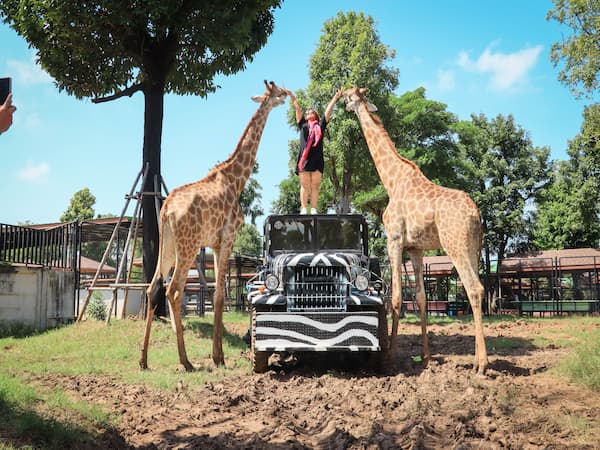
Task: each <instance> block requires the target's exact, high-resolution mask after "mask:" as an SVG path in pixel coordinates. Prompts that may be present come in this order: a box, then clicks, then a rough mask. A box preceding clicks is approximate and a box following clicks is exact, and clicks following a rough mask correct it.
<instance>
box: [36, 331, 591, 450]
mask: <svg viewBox="0 0 600 450" xmlns="http://www.w3.org/2000/svg"><path fill="white" fill-rule="evenodd" d="M596 325H597V326H600V323H599V324H596ZM556 326H558V325H556V322H555V321H550V322H547V323H546V322H541V323H532V322H526V321H519V322H516V323H514V322H512V323H497V324H493V325H487V326H486V329H485V332H486V342H487V346H488V348H489V359H490V365H489V368H488V370H487V376H486V377H485V378H483V379H482V378H478V377H476V376H475V374H474V372H473V370H472V367H473V366H472V360H473V352H474V345H475V344H474V337H473V334H472V327H471V326H467V325H457V324H454V325H452V326H443V325H433V326H430V327H429V332H430V343H431V350H432V356H433V358H432V360H431V362H430V364H429V365H428V367H426V368H425V367H423V364H422V363H421V362H420V361H419V358H418V357H417V355H419V352H420V336H419V328H418V326H412V325H409V326H406V325H403V330H401V331H402V334H401V335H400V336H399V337H398V339H399V340H400V342H399V346H398V347H399V348H400V351H401V353H400V355H399V356H398V360H397V361H396V365H397V367H396V369H395V370H394V371H393V372H391V373H390V374H386V375H378V374H375V373H372V372H369V371H366V370H364V369H361V367H362V366H363V361H362V360H361V359H360V358H350V357H347V355H346V357H343V358H342V357H339V358H332V357H331V355H312V357H311V358H304V359H300V360H298V359H296V358H294V357H292V356H286V355H283V356H282V357H280V358H279V359H278V358H273V359H272V363H273V365H272V366H271V368H272V370H270V371H269V372H267V373H265V374H260V375H255V374H253V375H247V376H245V377H242V378H237V379H227V380H225V381H223V382H221V383H218V384H209V385H206V386H189V385H187V384H186V382H185V375H184V374H183V373H182V381H181V383H180V384H179V385H178V386H177V388H176V391H175V392H174V393H171V394H170V393H164V392H158V391H156V390H152V389H149V388H145V387H139V386H132V385H125V384H122V383H119V382H117V381H116V379H112V378H110V377H105V376H86V377H62V378H59V379H57V378H56V376H52V377H51V378H50V377H48V378H47V379H46V378H44V377H40V376H36V377H35V378H32V379H31V382H32V383H36V384H42V385H48V386H55V385H57V384H59V385H60V386H61V388H62V389H63V390H64V391H66V392H67V393H68V394H69V395H70V396H72V397H73V398H75V399H80V400H87V401H93V402H96V403H98V404H100V405H103V406H104V407H105V408H107V409H109V410H111V411H113V412H114V413H115V414H116V415H118V416H119V417H121V420H120V421H119V423H118V424H117V425H116V426H115V428H114V429H111V430H104V431H102V430H100V431H101V435H100V438H99V439H98V440H96V441H94V442H90V443H88V447H89V448H144V449H154V448H158V449H163V448H164V449H167V448H168V449H172V448H177V449H312V448H324V449H438V448H440V449H461V450H462V449H563V448H564V449H598V448H600V395H598V394H597V393H593V392H591V391H589V390H587V389H585V388H582V387H578V386H575V385H571V384H569V383H567V382H565V381H564V380H562V379H561V378H560V377H559V376H558V375H556V374H554V373H552V372H551V371H550V369H551V368H552V367H553V366H555V365H556V363H557V362H558V361H559V360H560V359H561V358H563V357H565V356H566V354H567V350H565V349H563V348H557V347H554V346H552V345H548V346H544V345H540V344H539V343H538V344H535V345H534V338H535V337H536V336H540V335H543V334H544V333H548V332H552V330H551V329H548V328H549V327H556ZM240 334H243V330H240ZM507 338H511V340H510V345H507V344H506V342H507ZM240 357H241V358H242V357H249V355H240Z"/></svg>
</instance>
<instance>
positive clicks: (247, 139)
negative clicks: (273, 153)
mask: <svg viewBox="0 0 600 450" xmlns="http://www.w3.org/2000/svg"><path fill="white" fill-rule="evenodd" d="M269 100H270V99H266V100H265V101H263V102H262V103H261V104H260V106H259V107H258V109H257V111H256V112H255V113H254V115H253V116H252V118H251V119H250V121H249V122H248V125H246V128H245V130H244V132H243V133H242V136H241V137H240V140H239V141H238V144H237V146H236V148H235V150H234V151H233V152H232V153H231V155H230V156H229V158H227V159H226V160H225V161H223V162H222V163H221V164H219V165H218V166H216V167H215V168H214V169H213V171H219V172H221V173H222V174H223V175H225V176H227V177H228V178H230V179H231V186H232V189H233V190H234V191H235V192H236V194H237V195H239V194H240V193H241V192H242V190H243V189H244V186H245V185H246V181H248V178H250V174H251V173H252V168H253V167H254V162H255V161H256V153H257V151H258V144H259V142H260V138H261V136H262V132H263V130H264V128H265V124H266V123H267V118H268V115H269V112H271V109H273V107H274V105H273V103H272V102H271V101H269Z"/></svg>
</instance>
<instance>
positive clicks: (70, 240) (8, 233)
mask: <svg viewBox="0 0 600 450" xmlns="http://www.w3.org/2000/svg"><path fill="white" fill-rule="evenodd" d="M77 233H78V228H77V224H76V223H67V224H64V225H60V226H58V227H56V228H53V229H50V230H37V229H33V228H28V227H24V226H18V225H7V224H2V223H0V261H2V262H7V263H15V264H25V265H35V266H42V267H48V268H60V269H73V270H75V269H76V268H77V258H76V255H77V251H76V248H77V242H78V239H77Z"/></svg>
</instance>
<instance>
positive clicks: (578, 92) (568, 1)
mask: <svg viewBox="0 0 600 450" xmlns="http://www.w3.org/2000/svg"><path fill="white" fill-rule="evenodd" d="M553 3H554V8H552V9H551V10H550V11H549V12H548V14H547V15H546V20H550V19H554V20H556V21H558V22H559V23H560V24H562V25H566V26H568V27H569V28H571V29H572V30H573V34H571V35H569V36H567V37H565V38H564V39H563V40H562V42H556V43H554V44H553V45H552V49H551V50H550V59H551V60H552V62H553V63H554V66H555V67H556V66H558V65H559V63H560V62H561V61H563V62H564V64H565V65H564V67H563V68H562V69H561V70H560V72H559V74H558V79H559V80H560V81H561V82H562V83H563V84H565V85H566V86H569V87H570V88H571V91H572V92H573V94H574V95H575V96H576V97H581V96H582V95H584V94H586V95H588V96H592V95H593V94H595V93H596V90H597V89H598V86H599V83H600V81H599V80H598V71H599V70H600V2H599V1H598V0H553Z"/></svg>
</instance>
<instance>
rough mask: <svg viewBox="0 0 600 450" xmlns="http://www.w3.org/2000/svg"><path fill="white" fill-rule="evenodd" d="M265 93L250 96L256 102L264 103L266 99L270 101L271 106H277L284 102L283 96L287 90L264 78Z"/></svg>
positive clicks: (284, 96) (286, 93)
mask: <svg viewBox="0 0 600 450" xmlns="http://www.w3.org/2000/svg"><path fill="white" fill-rule="evenodd" d="M265 87H266V90H265V93H264V94H263V95H255V96H253V97H252V100H254V101H255V102H257V103H264V102H266V101H271V102H272V103H273V107H275V106H279V105H281V104H283V103H285V98H286V97H287V95H288V91H287V90H285V89H281V88H280V87H278V86H277V85H276V84H275V83H273V82H272V81H271V82H268V83H267V80H265Z"/></svg>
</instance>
